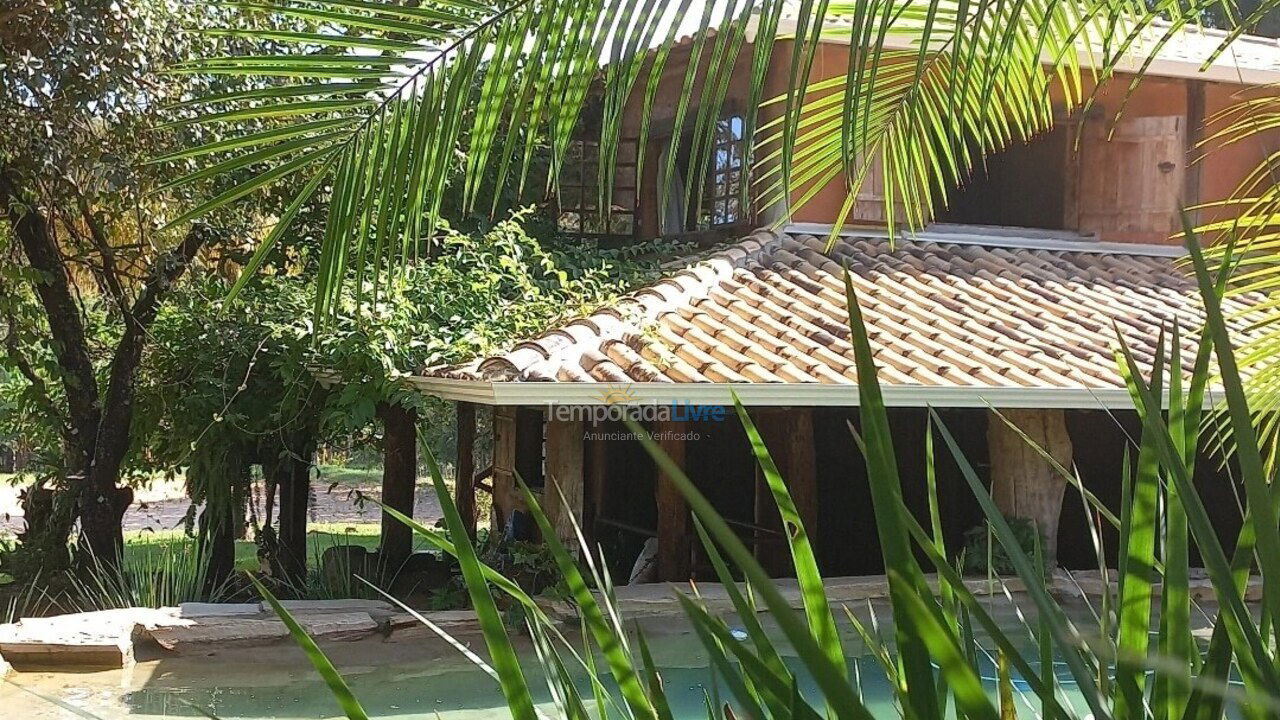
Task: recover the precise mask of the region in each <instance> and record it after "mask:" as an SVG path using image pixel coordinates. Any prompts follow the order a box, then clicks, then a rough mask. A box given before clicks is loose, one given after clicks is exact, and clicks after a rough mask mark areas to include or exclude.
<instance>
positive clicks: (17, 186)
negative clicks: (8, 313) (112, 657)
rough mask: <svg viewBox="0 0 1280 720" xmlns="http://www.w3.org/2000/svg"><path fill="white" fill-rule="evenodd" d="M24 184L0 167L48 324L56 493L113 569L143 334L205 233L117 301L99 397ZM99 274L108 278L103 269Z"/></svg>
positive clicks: (66, 282)
mask: <svg viewBox="0 0 1280 720" xmlns="http://www.w3.org/2000/svg"><path fill="white" fill-rule="evenodd" d="M27 184H28V183H26V182H25V180H24V178H23V177H22V176H21V175H20V174H19V173H18V172H16V171H15V170H13V169H12V168H9V167H5V166H2V165H0V206H3V211H4V212H5V213H6V215H7V218H8V221H9V225H10V227H11V228H12V230H13V234H14V236H15V237H16V238H17V239H18V242H19V244H20V245H21V246H22V250H23V253H24V254H25V255H26V256H27V262H28V263H29V264H30V266H31V268H32V269H33V270H36V271H37V277H38V280H37V281H36V283H35V290H36V295H37V297H39V299H40V304H41V306H42V307H43V309H44V312H45V317H46V320H47V321H48V323H49V332H50V335H51V336H52V340H53V348H54V354H55V358H56V360H57V362H58V369H59V371H60V372H59V375H60V378H61V381H62V384H63V390H64V392H65V396H66V405H67V412H66V416H65V417H64V418H63V420H64V422H63V426H64V427H63V431H64V436H65V440H66V446H67V448H68V461H67V482H66V484H65V486H64V489H75V488H78V489H79V491H80V497H79V500H80V507H79V516H80V531H81V537H82V540H83V548H84V549H85V550H86V551H88V552H89V553H90V554H91V555H92V556H93V557H94V558H95V560H96V562H97V563H100V564H103V565H108V566H116V565H118V563H119V561H120V556H121V553H122V552H123V549H124V534H123V531H122V529H121V520H122V519H123V518H124V513H125V510H127V509H128V507H129V504H130V503H132V502H133V491H132V490H131V489H130V488H122V487H119V479H120V471H121V467H122V465H123V464H124V460H125V457H126V455H127V453H128V450H129V445H130V439H131V438H130V430H131V426H132V422H133V409H134V408H133V396H134V389H135V388H134V386H135V382H136V379H137V371H138V366H139V365H140V363H141V361H142V351H143V348H144V347H145V346H146V342H147V339H148V337H149V335H148V330H149V328H150V326H151V323H152V322H153V321H154V320H155V317H156V313H157V312H159V309H160V303H161V300H162V299H163V298H164V297H165V296H166V295H167V294H168V293H169V292H170V291H171V289H172V287H173V284H174V283H175V282H176V281H177V280H178V279H179V278H180V277H181V276H182V275H183V273H185V272H186V270H187V267H188V265H190V263H191V260H192V258H194V257H195V255H196V253H197V252H199V250H200V248H201V247H203V246H204V244H205V243H206V242H207V241H208V240H209V239H210V238H211V234H210V233H209V232H208V230H207V229H206V228H204V227H203V226H201V225H193V226H192V227H191V229H190V230H189V231H188V233H187V235H186V237H185V238H183V240H182V242H181V243H180V244H179V245H178V247H176V248H173V249H172V250H170V251H169V252H167V253H165V254H164V255H162V256H160V257H158V258H157V259H156V260H155V262H154V263H153V264H152V266H151V269H150V272H149V274H148V276H147V280H146V282H145V283H144V284H143V285H142V287H141V289H140V290H139V291H138V295H137V297H136V299H135V300H134V302H133V305H132V306H130V307H129V308H125V307H123V303H122V304H121V307H120V311H121V315H122V319H123V321H124V332H123V333H122V335H121V338H120V342H119V344H118V345H117V346H116V348H115V352H114V355H113V357H112V360H111V367H110V371H109V373H108V376H107V385H106V392H105V395H103V396H99V391H98V381H97V373H96V372H95V368H94V366H93V361H92V360H91V358H90V354H89V341H88V336H87V334H86V331H85V326H84V320H83V318H82V316H81V309H80V305H79V303H78V302H77V300H76V297H75V293H74V292H73V290H72V281H71V275H70V273H69V272H68V270H67V267H66V264H65V262H64V261H63V256H62V250H61V248H60V247H59V246H58V243H57V240H56V239H55V238H54V236H53V234H52V233H51V232H50V230H49V223H48V220H47V219H46V217H45V215H44V214H43V213H42V212H41V205H40V202H39V200H38V199H37V198H35V197H34V193H32V192H29V191H28V190H27V188H26V187H25V185H27ZM103 272H104V273H106V274H109V270H108V269H106V268H104V271H103ZM107 279H108V280H111V281H113V282H116V283H118V281H119V278H107ZM59 528H60V526H59Z"/></svg>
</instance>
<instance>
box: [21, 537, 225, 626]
mask: <svg viewBox="0 0 1280 720" xmlns="http://www.w3.org/2000/svg"><path fill="white" fill-rule="evenodd" d="M208 567H209V557H208V553H207V552H204V551H202V550H201V549H200V547H199V546H198V545H197V544H196V543H166V544H164V545H163V546H162V547H161V548H160V549H159V550H158V551H156V552H142V553H131V552H126V553H125V555H124V563H123V564H122V565H120V566H119V567H112V566H106V565H103V564H101V563H98V562H96V560H95V561H93V562H91V564H89V565H88V566H85V567H82V568H77V569H74V570H72V571H69V573H68V575H67V580H68V588H67V591H66V595H67V598H68V600H67V602H68V603H70V604H74V606H75V607H77V608H81V609H85V610H110V609H113V608H136V607H150V608H160V607H177V606H178V605H180V604H182V603H184V602H221V601H225V600H226V599H228V598H229V597H230V591H231V588H230V586H222V587H215V588H210V587H209V586H208V582H207V570H208ZM36 585H38V583H32V586H33V587H34V586H36Z"/></svg>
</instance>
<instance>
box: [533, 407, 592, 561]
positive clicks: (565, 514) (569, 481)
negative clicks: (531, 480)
mask: <svg viewBox="0 0 1280 720" xmlns="http://www.w3.org/2000/svg"><path fill="white" fill-rule="evenodd" d="M583 427H584V425H583V422H582V421H581V420H559V419H556V418H552V419H550V420H548V421H547V479H546V484H545V485H544V489H543V491H542V503H543V507H544V509H545V510H546V512H547V519H548V520H550V521H551V526H552V527H553V528H555V531H556V537H558V538H559V539H560V541H561V542H562V543H564V545H565V547H567V548H569V550H570V551H572V552H576V551H577V550H578V549H579V548H578V538H577V534H576V533H575V532H574V529H573V523H574V522H575V521H576V522H577V523H578V524H579V525H581V524H582V504H583V449H584V444H585V443H584V440H583ZM557 488H558V491H557Z"/></svg>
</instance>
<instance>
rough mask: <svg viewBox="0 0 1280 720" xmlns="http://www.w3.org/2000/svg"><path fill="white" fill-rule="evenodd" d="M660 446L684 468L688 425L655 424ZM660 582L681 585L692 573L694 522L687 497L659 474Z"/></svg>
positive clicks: (664, 474)
mask: <svg viewBox="0 0 1280 720" xmlns="http://www.w3.org/2000/svg"><path fill="white" fill-rule="evenodd" d="M653 431H654V433H655V434H656V435H657V439H658V445H659V446H661V447H662V450H663V451H664V452H666V454H667V455H668V456H670V458H671V460H672V461H673V462H675V464H676V465H677V466H679V467H682V468H683V467H684V466H685V440H684V435H685V433H687V432H688V423H687V422H681V421H676V420H669V421H665V422H657V423H654V426H653ZM656 493H657V505H658V580H660V581H662V582H682V581H684V580H688V579H689V575H690V571H691V569H692V562H691V555H692V551H693V522H692V520H691V518H690V516H689V505H688V503H686V502H685V500H684V495H682V494H681V493H680V490H679V489H678V488H677V487H676V486H675V485H674V484H672V483H671V481H670V480H669V479H668V478H667V476H666V473H663V472H662V471H661V470H659V471H658V482H657V490H656Z"/></svg>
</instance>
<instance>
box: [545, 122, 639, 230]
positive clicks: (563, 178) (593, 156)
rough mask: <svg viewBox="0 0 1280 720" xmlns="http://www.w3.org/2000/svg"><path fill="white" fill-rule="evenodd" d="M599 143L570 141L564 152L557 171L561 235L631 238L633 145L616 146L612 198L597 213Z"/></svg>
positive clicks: (633, 217) (633, 220)
mask: <svg viewBox="0 0 1280 720" xmlns="http://www.w3.org/2000/svg"><path fill="white" fill-rule="evenodd" d="M599 175H600V143H599V142H598V141H595V140H574V141H572V142H570V143H569V147H568V149H567V150H566V152H565V157H564V163H563V165H562V167H561V169H560V212H559V215H558V216H557V224H558V225H559V228H560V230H561V232H564V233H567V234H570V235H581V236H602V235H603V236H610V235H614V236H631V235H634V234H635V231H636V143H635V141H634V140H622V141H620V142H619V143H618V158H617V161H616V163H615V165H614V177H613V196H612V197H611V198H608V201H609V207H608V208H606V211H605V212H601V209H600V207H599V205H600V200H601V195H602V194H603V193H604V191H606V190H607V188H605V187H603V186H602V185H601V183H600V177H599Z"/></svg>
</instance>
